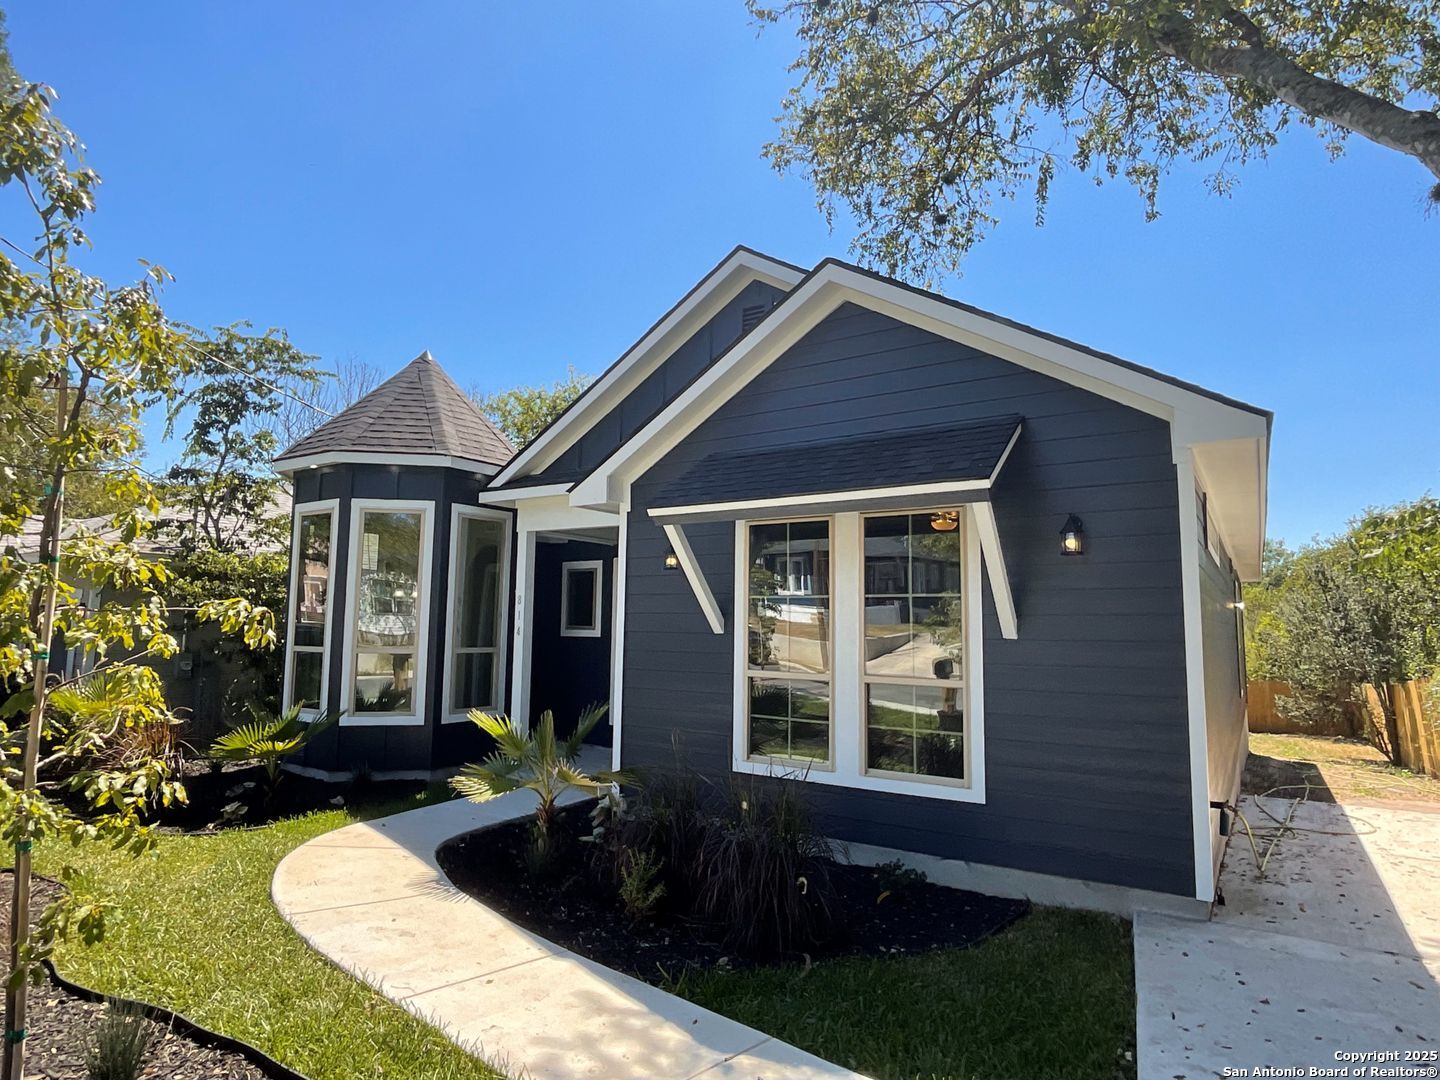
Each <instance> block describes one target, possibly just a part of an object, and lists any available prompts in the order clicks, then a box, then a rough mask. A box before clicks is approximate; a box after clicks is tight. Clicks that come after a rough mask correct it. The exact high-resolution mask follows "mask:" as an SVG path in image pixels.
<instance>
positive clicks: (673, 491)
mask: <svg viewBox="0 0 1440 1080" xmlns="http://www.w3.org/2000/svg"><path fill="white" fill-rule="evenodd" d="M1019 426H1020V417H1018V416H1014V415H1011V416H996V417H992V418H989V419H985V420H976V421H974V422H972V423H967V424H954V425H946V426H939V427H923V428H911V429H909V430H906V431H901V432H897V433H894V434H887V435H878V436H872V437H869V438H863V439H836V440H833V441H830V442H815V443H801V444H797V445H795V446H787V447H780V448H773V449H769V450H741V451H736V452H734V453H717V454H711V455H710V456H709V457H706V458H703V459H702V460H700V461H698V462H696V463H695V465H693V466H692V467H691V468H690V469H689V470H688V471H686V472H685V473H683V474H682V475H681V476H679V477H677V478H676V479H675V480H674V481H672V482H671V483H670V485H669V486H667V487H666V488H665V490H664V491H662V492H661V494H660V496H659V497H658V498H657V499H656V500H655V503H654V505H655V506H656V507H666V506H695V505H699V504H705V503H719V502H739V501H743V500H745V499H757V498H760V499H772V498H781V497H784V496H787V495H822V494H828V493H831V492H835V493H840V492H846V491H862V490H869V489H872V488H887V487H899V486H901V485H906V484H928V483H939V482H950V481H960V480H984V479H987V478H989V477H990V475H991V474H992V473H994V471H995V466H996V465H998V464H999V463H1000V459H1001V457H1002V456H1003V455H1004V453H1005V448H1006V447H1007V446H1009V445H1010V440H1011V439H1012V438H1013V437H1014V435H1015V429H1016V428H1018V427H1019Z"/></svg>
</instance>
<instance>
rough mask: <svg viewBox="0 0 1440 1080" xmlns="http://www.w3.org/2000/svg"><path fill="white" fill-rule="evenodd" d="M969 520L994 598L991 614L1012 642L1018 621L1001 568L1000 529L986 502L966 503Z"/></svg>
mask: <svg viewBox="0 0 1440 1080" xmlns="http://www.w3.org/2000/svg"><path fill="white" fill-rule="evenodd" d="M970 513H971V515H972V516H971V520H972V521H973V522H974V523H975V532H976V534H977V535H978V536H979V538H980V553H981V554H982V555H983V556H984V561H985V572H986V575H987V576H988V577H989V578H990V592H991V594H992V595H993V596H994V597H995V615H996V617H997V618H998V619H999V620H1000V633H1001V634H1002V635H1003V636H1004V637H1005V638H1007V639H1009V640H1011V641H1013V640H1014V639H1015V638H1017V637H1019V636H1020V623H1019V620H1018V619H1017V618H1016V617H1015V597H1014V595H1013V594H1012V593H1011V591H1010V575H1009V573H1008V572H1007V571H1006V569H1005V553H1004V552H1003V551H1001V549H1000V529H999V527H998V526H997V525H996V524H995V507H994V506H993V505H992V504H991V503H990V502H989V501H988V500H986V501H983V502H976V503H971V504H970Z"/></svg>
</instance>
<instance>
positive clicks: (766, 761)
mask: <svg viewBox="0 0 1440 1080" xmlns="http://www.w3.org/2000/svg"><path fill="white" fill-rule="evenodd" d="M813 521H823V522H825V524H826V526H827V527H828V528H829V530H830V558H829V560H828V561H829V564H830V566H829V570H830V578H829V580H828V581H827V582H826V583H825V588H826V590H827V592H826V594H825V598H826V600H827V601H829V614H828V615H827V619H828V620H829V623H830V637H829V639H828V642H827V644H828V645H829V646H830V670H829V671H827V672H826V673H825V674H824V675H815V674H813V673H811V672H804V671H800V672H793V671H764V670H756V669H754V668H751V667H750V607H749V604H750V527H751V526H752V525H803V524H806V523H808V522H813ZM739 525H740V528H738V529H737V530H736V533H735V549H736V551H737V552H739V557H738V558H737V559H736V561H735V575H736V576H735V594H736V604H735V623H734V625H735V641H736V648H735V656H736V660H737V668H738V670H739V672H740V682H739V687H740V688H739V691H738V692H737V702H738V704H737V708H738V709H739V710H740V711H739V713H738V720H737V722H738V724H739V727H740V730H739V737H738V741H737V742H736V750H735V753H736V758H737V760H740V761H743V762H744V763H745V764H746V765H747V766H759V769H757V770H755V771H760V772H767V773H769V772H775V771H776V770H781V771H784V772H785V773H786V774H787V775H788V774H789V773H791V772H800V773H809V772H830V771H832V770H833V769H834V768H835V745H836V743H837V742H838V741H839V740H838V739H837V738H836V735H835V676H836V670H835V669H836V664H835V660H836V655H837V654H836V645H837V642H836V639H835V638H836V635H835V580H836V575H835V519H834V518H833V517H829V516H821V517H814V516H810V517H803V516H802V517H787V518H755V519H751V520H749V521H743V522H740V523H739ZM787 558H788V555H787ZM789 580H790V577H789V572H788V566H787V572H786V575H785V581H786V584H787V585H788V583H789ZM776 595H777V596H799V595H802V594H801V593H799V592H797V591H792V590H790V589H779V590H777V591H776ZM751 679H781V680H784V681H786V682H813V683H820V684H823V685H824V686H825V689H826V698H827V699H828V700H829V702H830V747H829V753H828V756H827V759H826V760H825V761H812V760H810V759H808V758H792V757H780V756H777V755H773V754H751V753H750V680H751ZM746 771H751V770H746Z"/></svg>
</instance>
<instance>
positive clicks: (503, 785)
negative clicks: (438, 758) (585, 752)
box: [450, 703, 629, 869]
mask: <svg viewBox="0 0 1440 1080" xmlns="http://www.w3.org/2000/svg"><path fill="white" fill-rule="evenodd" d="M609 708H610V707H609V706H608V705H603V704H598V703H597V704H594V705H591V706H589V707H588V708H587V709H586V710H585V711H584V712H583V713H581V714H580V722H579V723H577V724H576V725H575V730H574V731H573V732H571V733H570V735H569V736H568V737H567V738H564V739H556V737H555V715H554V713H552V712H550V711H549V710H548V709H547V710H546V711H545V712H544V713H542V714H541V716H540V722H539V723H538V724H536V725H535V729H534V730H533V731H528V732H527V731H526V730H524V729H523V728H522V727H521V726H520V725H518V724H516V723H515V721H514V720H512V719H510V717H508V716H503V715H500V714H498V713H496V714H491V713H484V712H480V711H479V710H478V709H477V710H476V711H474V712H472V713H471V714H470V719H471V721H472V722H473V723H474V724H475V725H476V726H477V727H479V728H480V730H481V731H483V732H485V734H487V735H489V736H490V737H491V738H492V739H494V740H495V752H494V753H492V754H491V755H490V756H489V757H487V758H486V759H485V760H484V761H483V762H481V763H480V764H478V765H466V766H465V768H464V769H462V770H461V771H460V773H459V775H457V776H454V777H451V779H450V786H451V787H452V788H454V789H455V790H456V791H457V792H458V793H460V794H461V795H463V796H465V798H467V799H470V800H471V801H473V802H483V801H484V800H486V799H488V798H490V797H492V796H494V795H504V794H505V793H507V792H510V791H519V790H520V789H521V788H528V789H529V790H531V791H533V792H535V794H536V796H538V797H539V800H540V802H539V805H538V806H536V807H535V826H534V843H533V846H532V849H531V856H532V864H531V865H532V868H535V869H540V868H542V867H544V866H545V865H546V864H547V863H549V861H550V859H551V856H552V855H553V854H554V851H555V840H556V837H555V817H556V813H557V808H556V803H557V802H558V801H559V799H560V796H561V795H563V794H564V793H565V792H566V791H568V790H571V789H572V788H573V789H578V790H581V791H585V792H588V793H590V794H592V795H599V794H600V793H601V792H602V791H604V789H605V788H606V787H608V786H609V785H611V784H619V783H625V782H627V781H628V780H629V777H628V776H626V775H625V774H624V773H620V772H611V771H609V770H605V771H602V772H597V773H595V774H594V775H587V774H586V773H585V772H583V771H582V770H581V769H580V768H579V767H578V766H577V765H576V763H575V761H576V758H578V757H579V756H580V746H581V744H582V743H583V742H584V741H585V736H586V735H588V734H590V732H591V731H592V730H593V729H594V727H595V725H596V724H598V723H599V722H600V720H601V718H602V717H604V715H605V713H606V712H608V711H609Z"/></svg>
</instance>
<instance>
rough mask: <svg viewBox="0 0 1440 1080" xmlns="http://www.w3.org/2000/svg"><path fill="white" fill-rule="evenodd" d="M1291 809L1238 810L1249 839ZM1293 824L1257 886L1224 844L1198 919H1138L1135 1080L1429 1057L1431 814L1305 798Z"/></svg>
mask: <svg viewBox="0 0 1440 1080" xmlns="http://www.w3.org/2000/svg"><path fill="white" fill-rule="evenodd" d="M1289 808H1290V800H1288V799H1273V798H1267V799H1259V800H1256V799H1248V798H1247V799H1246V800H1245V801H1244V802H1243V803H1242V804H1241V809H1242V811H1243V812H1244V814H1245V816H1246V817H1247V818H1248V819H1249V821H1250V824H1251V826H1252V827H1254V828H1255V829H1257V830H1259V829H1260V828H1261V827H1262V826H1268V827H1272V828H1276V827H1278V824H1277V822H1276V821H1275V820H1273V819H1272V818H1271V817H1267V816H1266V813H1265V811H1268V812H1269V814H1271V815H1274V818H1278V819H1281V820H1283V819H1284V818H1285V815H1286V813H1287V812H1288V810H1289ZM1293 824H1294V825H1295V826H1297V827H1298V829H1300V830H1304V831H1298V832H1296V833H1294V834H1290V835H1287V836H1286V837H1284V838H1282V839H1281V841H1280V843H1279V845H1278V847H1276V848H1275V851H1274V853H1273V854H1272V855H1271V856H1270V860H1269V862H1268V864H1267V866H1266V873H1265V876H1264V877H1263V878H1261V877H1260V876H1259V874H1258V873H1257V872H1256V866H1255V860H1254V858H1253V856H1252V855H1251V851H1250V845H1249V842H1248V841H1247V840H1246V839H1245V836H1244V834H1243V833H1242V832H1237V834H1236V835H1235V836H1234V837H1232V838H1231V840H1230V847H1229V851H1228V853H1227V855H1226V860H1225V867H1224V872H1223V873H1222V875H1221V889H1222V891H1223V892H1224V895H1225V900H1226V903H1225V905H1224V906H1223V907H1217V908H1216V910H1215V918H1214V919H1213V920H1212V921H1211V922H1208V923H1204V922H1187V921H1185V920H1181V919H1174V918H1169V917H1166V916H1161V915H1150V914H1142V915H1140V916H1139V917H1138V918H1137V919H1136V920H1135V981H1136V993H1137V998H1138V1002H1137V1005H1138V1008H1137V1016H1136V1027H1137V1036H1138V1043H1139V1045H1138V1064H1139V1076H1140V1080H1152V1078H1161V1080H1182V1078H1183V1080H1198V1078H1202V1077H1211V1076H1221V1075H1224V1069H1225V1068H1226V1067H1227V1066H1228V1067H1230V1068H1231V1069H1237V1068H1251V1069H1253V1068H1254V1067H1255V1066H1273V1067H1292V1068H1293V1067H1299V1068H1302V1069H1308V1068H1309V1067H1311V1066H1319V1067H1329V1068H1335V1067H1336V1066H1343V1065H1345V1064H1347V1062H1346V1061H1345V1060H1343V1059H1337V1057H1336V1054H1337V1053H1342V1054H1344V1053H1359V1052H1364V1051H1405V1050H1418V1051H1422V1052H1424V1051H1440V990H1437V985H1440V903H1437V900H1440V808H1426V807H1425V806H1423V805H1421V804H1410V805H1409V806H1407V807H1403V808H1397V807H1396V806H1395V805H1393V804H1391V805H1381V804H1373V805H1371V804H1366V805H1358V804H1353V803H1352V804H1346V805H1343V806H1342V805H1337V804H1334V803H1319V802H1307V803H1303V804H1301V806H1300V807H1299V809H1298V811H1297V813H1296V815H1295V818H1294V820H1293ZM1237 827H1238V823H1237ZM1272 835H1273V834H1272ZM1257 842H1258V843H1259V844H1260V852H1261V855H1262V856H1263V855H1264V853H1265V844H1266V843H1267V840H1266V839H1265V838H1257ZM1394 1064H1396V1063H1395V1062H1385V1063H1382V1065H1383V1066H1393V1065H1394ZM1399 1064H1402V1065H1404V1064H1405V1063H1404V1062H1400V1063H1399ZM1434 1064H1437V1063H1435V1062H1430V1063H1425V1062H1423V1061H1422V1062H1414V1063H1411V1065H1412V1066H1418V1067H1420V1068H1425V1067H1427V1066H1428V1065H1434ZM1352 1074H1353V1070H1352ZM1232 1075H1234V1074H1233V1073H1232ZM1251 1075H1254V1074H1253V1072H1252V1074H1251ZM1415 1075H1426V1074H1425V1073H1417V1074H1415ZM1429 1075H1436V1074H1434V1073H1432V1074H1429Z"/></svg>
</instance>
